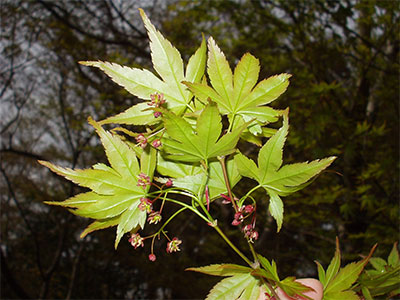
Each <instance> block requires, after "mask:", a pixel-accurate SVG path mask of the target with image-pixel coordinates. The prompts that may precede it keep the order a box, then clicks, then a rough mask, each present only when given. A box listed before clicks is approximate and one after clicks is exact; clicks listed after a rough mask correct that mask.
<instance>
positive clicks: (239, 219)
mask: <svg viewBox="0 0 400 300" xmlns="http://www.w3.org/2000/svg"><path fill="white" fill-rule="evenodd" d="M253 212H254V206H253V205H251V204H249V205H246V206H242V207H241V208H239V210H238V212H237V213H235V217H234V219H233V221H232V225H234V226H238V225H240V224H242V223H243V220H244V215H243V213H246V214H248V215H249V214H251V213H253Z"/></svg>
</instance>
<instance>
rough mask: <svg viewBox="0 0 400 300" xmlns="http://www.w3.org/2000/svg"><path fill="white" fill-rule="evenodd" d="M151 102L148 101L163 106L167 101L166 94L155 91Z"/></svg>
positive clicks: (155, 105) (151, 96)
mask: <svg viewBox="0 0 400 300" xmlns="http://www.w3.org/2000/svg"><path fill="white" fill-rule="evenodd" d="M150 99H151V102H149V103H147V104H148V105H149V106H154V107H161V106H162V105H163V104H164V103H165V99H164V94H163V93H161V94H159V93H154V94H151V95H150Z"/></svg>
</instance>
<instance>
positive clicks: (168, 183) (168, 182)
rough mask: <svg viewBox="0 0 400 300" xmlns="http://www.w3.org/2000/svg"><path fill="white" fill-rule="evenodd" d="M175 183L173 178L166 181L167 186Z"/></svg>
mask: <svg viewBox="0 0 400 300" xmlns="http://www.w3.org/2000/svg"><path fill="white" fill-rule="evenodd" d="M172 185H173V182H172V179H171V178H168V180H167V182H166V183H165V186H166V187H171V186H172Z"/></svg>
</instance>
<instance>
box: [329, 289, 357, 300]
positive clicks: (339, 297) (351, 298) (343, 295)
mask: <svg viewBox="0 0 400 300" xmlns="http://www.w3.org/2000/svg"><path fill="white" fill-rule="evenodd" d="M345 299H346V300H360V298H359V297H358V296H357V294H356V293H355V292H353V291H341V292H331V293H325V292H324V300H345Z"/></svg>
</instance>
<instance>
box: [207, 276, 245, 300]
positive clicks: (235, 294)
mask: <svg viewBox="0 0 400 300" xmlns="http://www.w3.org/2000/svg"><path fill="white" fill-rule="evenodd" d="M251 282H252V276H251V275H250V274H240V275H235V276H232V277H228V278H225V279H223V280H221V281H220V282H218V283H217V284H216V285H215V286H214V287H213V288H212V290H211V291H210V293H209V294H208V295H207V298H206V300H232V299H237V298H239V297H240V295H241V294H242V292H243V291H244V289H245V288H246V287H247V286H248V285H249V284H250V283H251Z"/></svg>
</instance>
